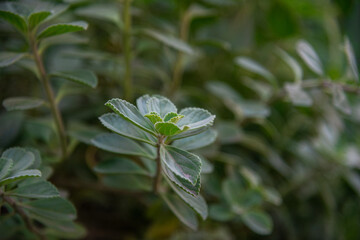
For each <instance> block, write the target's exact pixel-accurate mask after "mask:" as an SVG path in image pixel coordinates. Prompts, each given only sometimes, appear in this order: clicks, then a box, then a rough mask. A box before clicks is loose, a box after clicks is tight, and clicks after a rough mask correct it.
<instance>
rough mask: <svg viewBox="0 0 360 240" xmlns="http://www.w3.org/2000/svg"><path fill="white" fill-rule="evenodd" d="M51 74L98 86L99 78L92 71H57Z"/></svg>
mask: <svg viewBox="0 0 360 240" xmlns="http://www.w3.org/2000/svg"><path fill="white" fill-rule="evenodd" d="M51 76H54V77H59V78H64V79H66V80H69V81H72V82H76V83H80V84H83V85H85V86H88V87H92V88H96V86H97V84H98V79H97V77H96V75H95V74H94V73H93V72H92V71H88V70H76V71H72V72H55V73H51Z"/></svg>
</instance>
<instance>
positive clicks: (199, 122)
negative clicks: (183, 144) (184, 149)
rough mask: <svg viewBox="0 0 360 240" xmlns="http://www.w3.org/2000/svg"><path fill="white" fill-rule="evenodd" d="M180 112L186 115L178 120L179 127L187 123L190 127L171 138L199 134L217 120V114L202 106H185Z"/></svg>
mask: <svg viewBox="0 0 360 240" xmlns="http://www.w3.org/2000/svg"><path fill="white" fill-rule="evenodd" d="M180 114H181V115H184V117H183V118H182V119H180V120H179V121H178V122H177V125H178V126H179V127H183V126H185V125H186V126H188V127H189V129H188V130H187V131H185V132H182V133H180V134H178V135H176V136H173V137H171V140H176V139H180V138H185V137H190V136H193V135H196V134H199V133H201V132H203V131H205V130H206V129H208V128H209V127H210V126H212V125H213V123H214V120H215V115H212V114H211V113H210V112H209V111H207V110H204V109H201V108H184V109H183V110H181V111H180Z"/></svg>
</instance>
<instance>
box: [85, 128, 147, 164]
mask: <svg viewBox="0 0 360 240" xmlns="http://www.w3.org/2000/svg"><path fill="white" fill-rule="evenodd" d="M91 143H92V144H94V145H95V146H96V147H98V148H101V149H103V150H105V151H109V152H113V153H118V154H125V155H135V156H143V157H150V158H153V157H154V156H153V153H152V152H149V151H148V150H147V149H146V148H144V147H143V146H142V145H140V144H139V143H137V142H135V141H134V140H131V139H129V138H126V137H123V136H119V135H118V134H115V133H104V134H99V135H97V136H96V137H95V138H93V139H92V140H91Z"/></svg>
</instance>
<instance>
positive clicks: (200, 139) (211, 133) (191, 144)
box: [172, 129, 217, 150]
mask: <svg viewBox="0 0 360 240" xmlns="http://www.w3.org/2000/svg"><path fill="white" fill-rule="evenodd" d="M216 137H217V131H215V130H213V129H208V130H206V131H204V132H202V133H200V134H198V135H195V136H191V137H187V138H182V139H179V140H175V141H174V142H173V144H172V146H174V147H177V148H180V149H184V150H194V149H198V148H202V147H205V146H208V145H210V144H212V143H213V142H214V141H215V140H216Z"/></svg>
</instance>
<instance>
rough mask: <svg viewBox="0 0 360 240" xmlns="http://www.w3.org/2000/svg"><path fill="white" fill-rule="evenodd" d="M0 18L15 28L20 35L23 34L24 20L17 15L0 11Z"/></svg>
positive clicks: (24, 28) (25, 26) (24, 29)
mask: <svg viewBox="0 0 360 240" xmlns="http://www.w3.org/2000/svg"><path fill="white" fill-rule="evenodd" d="M0 18H2V19H4V20H5V21H7V22H8V23H10V24H11V25H13V26H14V27H16V28H17V29H18V30H19V31H20V32H22V33H24V32H25V31H26V29H27V25H26V21H25V19H24V18H23V17H22V16H21V15H19V14H16V13H14V12H10V11H7V10H2V9H0Z"/></svg>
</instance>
